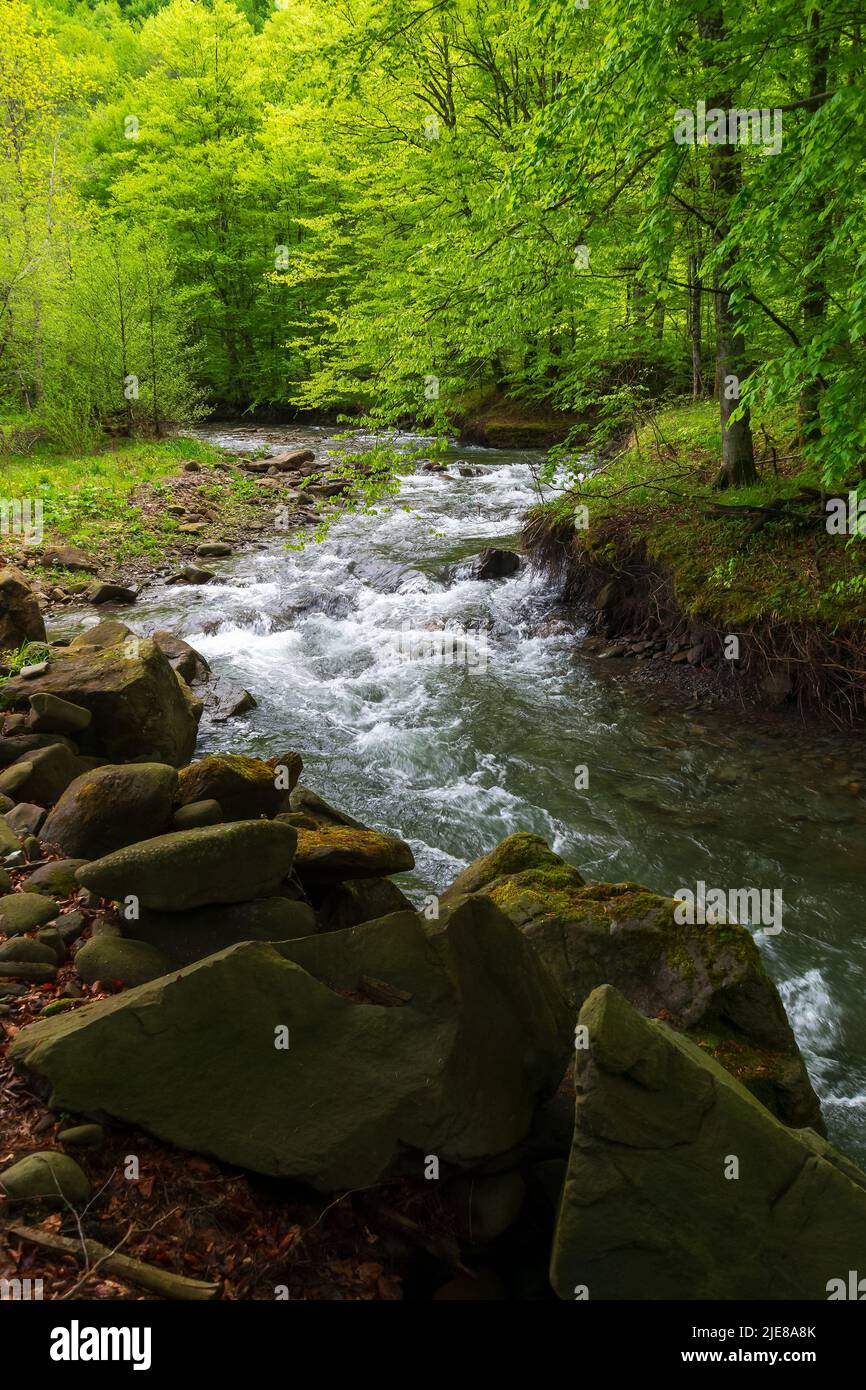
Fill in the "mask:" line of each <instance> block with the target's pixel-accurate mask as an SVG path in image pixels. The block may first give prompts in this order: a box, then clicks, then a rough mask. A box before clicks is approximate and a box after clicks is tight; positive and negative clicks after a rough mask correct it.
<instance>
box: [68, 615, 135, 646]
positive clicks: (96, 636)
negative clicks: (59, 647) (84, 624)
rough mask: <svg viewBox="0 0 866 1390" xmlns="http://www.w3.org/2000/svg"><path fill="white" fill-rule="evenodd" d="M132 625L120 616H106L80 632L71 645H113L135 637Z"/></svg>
mask: <svg viewBox="0 0 866 1390" xmlns="http://www.w3.org/2000/svg"><path fill="white" fill-rule="evenodd" d="M134 636H135V634H134V632H133V631H132V628H131V627H128V626H127V625H126V623H122V622H121V621H120V619H119V618H104V619H103V620H102V622H101V623H94V624H93V626H92V627H88V628H85V630H84V632H79V633H78V634H77V635H76V636H75V637H73V638H72V641H71V642H70V644H69V645H70V647H113V646H115V645H116V644H117V643H118V642H122V641H124V639H125V638H127V637H134Z"/></svg>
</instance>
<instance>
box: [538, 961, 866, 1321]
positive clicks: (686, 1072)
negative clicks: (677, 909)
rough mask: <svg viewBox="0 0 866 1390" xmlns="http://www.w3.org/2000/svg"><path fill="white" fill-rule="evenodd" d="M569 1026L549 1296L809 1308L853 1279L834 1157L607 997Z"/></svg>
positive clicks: (590, 1002)
mask: <svg viewBox="0 0 866 1390" xmlns="http://www.w3.org/2000/svg"><path fill="white" fill-rule="evenodd" d="M578 1023H579V1026H580V1027H581V1028H582V1029H585V1030H586V1033H585V1036H586V1038H587V1039H588V1046H587V1047H585V1048H580V1049H578V1050H577V1051H576V1052H575V1092H576V1097H577V1099H576V1105H575V1121H574V1140H573V1144H572V1149H571V1157H570V1160H569V1165H568V1171H567V1174H566V1180H565V1186H564V1189H563V1193H562V1199H561V1202H560V1207H559V1213H558V1219H557V1225H556V1234H555V1238H554V1243H553V1250H552V1257H551V1265H550V1278H551V1283H552V1285H553V1287H554V1289H555V1290H556V1292H557V1293H558V1294H559V1297H560V1298H562V1299H566V1300H568V1301H572V1300H573V1299H574V1298H575V1290H576V1289H577V1288H579V1287H585V1288H586V1290H587V1292H588V1296H589V1298H590V1299H593V1300H596V1299H626V1300H628V1299H671V1300H694V1299H706V1300H712V1301H715V1300H724V1301H727V1300H740V1299H742V1300H755V1299H758V1300H763V1299H768V1300H782V1301H786V1302H787V1301H795V1300H800V1299H813V1300H821V1301H824V1300H826V1298H827V1296H828V1288H829V1281H830V1280H832V1279H834V1278H839V1277H841V1278H847V1274H848V1271H849V1270H850V1269H857V1268H858V1265H859V1266H861V1267H862V1256H863V1250H864V1249H866V1174H864V1173H863V1172H861V1171H860V1170H859V1169H857V1168H856V1167H855V1165H853V1164H852V1163H851V1162H850V1160H847V1159H845V1158H843V1157H842V1155H840V1154H837V1153H836V1152H835V1150H833V1149H832V1148H831V1147H830V1145H828V1144H825V1143H823V1142H822V1141H821V1140H820V1139H818V1137H817V1136H814V1135H810V1134H809V1131H805V1132H804V1134H803V1135H801V1134H799V1133H798V1132H797V1131H795V1130H791V1129H789V1128H787V1127H786V1126H785V1125H783V1124H781V1123H780V1122H779V1121H778V1120H777V1119H776V1118H775V1117H774V1116H773V1115H771V1114H770V1112H769V1111H768V1110H766V1109H765V1108H764V1106H762V1105H761V1104H760V1102H759V1101H758V1100H757V1099H756V1098H755V1096H754V1095H752V1094H751V1093H750V1092H749V1091H748V1090H747V1089H746V1088H745V1087H744V1086H742V1085H741V1084H740V1083H739V1082H738V1081H737V1080H736V1079H735V1078H734V1077H733V1076H731V1075H730V1073H729V1072H727V1071H725V1070H724V1069H723V1068H722V1067H720V1066H719V1065H718V1063H717V1062H715V1061H714V1060H713V1058H711V1057H708V1056H707V1055H706V1054H705V1053H704V1052H703V1051H702V1050H701V1049H700V1048H699V1047H698V1046H697V1045H696V1044H695V1043H693V1042H692V1041H691V1040H690V1039H688V1038H685V1037H683V1036H682V1035H681V1034H679V1033H677V1032H676V1031H675V1030H673V1029H672V1028H670V1027H669V1026H668V1025H666V1024H665V1023H662V1022H659V1021H656V1020H653V1019H647V1018H644V1017H643V1016H642V1014H641V1013H640V1012H639V1011H638V1010H637V1009H635V1008H634V1007H633V1006H632V1005H631V1004H629V1003H628V1001H627V1000H626V999H625V998H624V997H623V996H622V995H621V994H620V993H619V992H618V991H617V990H615V989H613V988H612V987H611V986H610V985H603V986H601V987H599V988H598V989H596V990H594V991H593V993H592V994H591V995H590V996H589V998H588V999H587V1000H586V1002H585V1004H584V1006H583V1008H582V1009H581V1012H580V1016H579V1020H578ZM807 1136H808V1137H807ZM734 1161H735V1162H736V1164H737V1169H736V1172H737V1174H738V1176H737V1178H736V1180H735V1179H733V1178H732V1177H731V1173H732V1172H733V1171H734V1170H733V1167H732V1164H733V1162H734Z"/></svg>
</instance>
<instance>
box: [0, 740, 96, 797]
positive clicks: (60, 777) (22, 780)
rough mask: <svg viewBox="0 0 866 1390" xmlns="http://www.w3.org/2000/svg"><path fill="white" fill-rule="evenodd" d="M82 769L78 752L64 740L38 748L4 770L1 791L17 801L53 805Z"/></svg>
mask: <svg viewBox="0 0 866 1390" xmlns="http://www.w3.org/2000/svg"><path fill="white" fill-rule="evenodd" d="M80 771H81V767H80V764H79V761H78V759H77V758H76V756H75V754H74V753H70V751H69V749H68V748H67V747H66V746H65V745H64V744H62V743H51V744H49V745H48V747H47V748H34V749H33V752H32V753H26V754H25V755H24V757H23V758H21V759H19V761H18V762H17V763H12V764H11V765H10V766H9V767H7V768H6V769H5V771H4V772H0V792H4V793H5V794H6V795H7V796H11V797H12V799H13V801H15V802H19V801H29V802H32V803H33V804H35V805H36V806H44V807H47V806H53V805H54V803H55V801H57V800H58V798H59V797H61V796H62V795H63V793H64V792H65V791H66V788H67V787H68V786H69V784H70V782H72V781H74V779H75V778H76V777H77V776H78V774H79V773H80Z"/></svg>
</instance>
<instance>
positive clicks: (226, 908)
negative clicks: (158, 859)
mask: <svg viewBox="0 0 866 1390" xmlns="http://www.w3.org/2000/svg"><path fill="white" fill-rule="evenodd" d="M134 930H135V933H136V936H137V937H138V939H139V940H141V941H147V942H149V943H150V945H152V946H155V947H156V948H157V949H158V950H159V951H160V952H162V954H163V955H164V956H165V957H166V958H167V959H169V960H170V961H171V962H172V964H173V965H192V963H193V962H194V961H197V960H203V959H204V957H205V956H211V955H213V954H214V952H215V951H224V950H225V949H226V948H227V947H229V946H234V945H235V944H236V943H237V942H238V941H293V940H295V939H296V938H299V937H304V936H310V934H311V933H313V932H315V930H316V914H315V912H314V911H313V909H312V908H311V907H309V906H308V905H307V904H306V903H300V902H294V901H293V900H292V899H291V898H283V897H275V898H257V899H255V900H254V901H253V902H247V903H230V904H228V905H225V904H223V905H220V904H213V905H212V906H210V907H198V908H193V909H192V910H191V911H189V912H152V911H149V910H147V909H145V910H144V911H143V912H142V914H141V916H140V917H139V919H138V921H137V922H136V923H135V927H134Z"/></svg>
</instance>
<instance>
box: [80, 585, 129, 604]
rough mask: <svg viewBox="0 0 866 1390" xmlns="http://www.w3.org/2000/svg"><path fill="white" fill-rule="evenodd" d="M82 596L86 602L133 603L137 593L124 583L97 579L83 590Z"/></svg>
mask: <svg viewBox="0 0 866 1390" xmlns="http://www.w3.org/2000/svg"><path fill="white" fill-rule="evenodd" d="M84 597H85V598H86V599H87V601H88V603H135V600H136V598H137V597H138V595H137V593H136V591H135V589H129V588H127V586H126V585H125V584H111V583H109V582H106V581H101V580H97V581H96V582H95V583H93V584H91V585H90V586H89V587H88V588H87V589H86V590H85V594H84Z"/></svg>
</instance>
